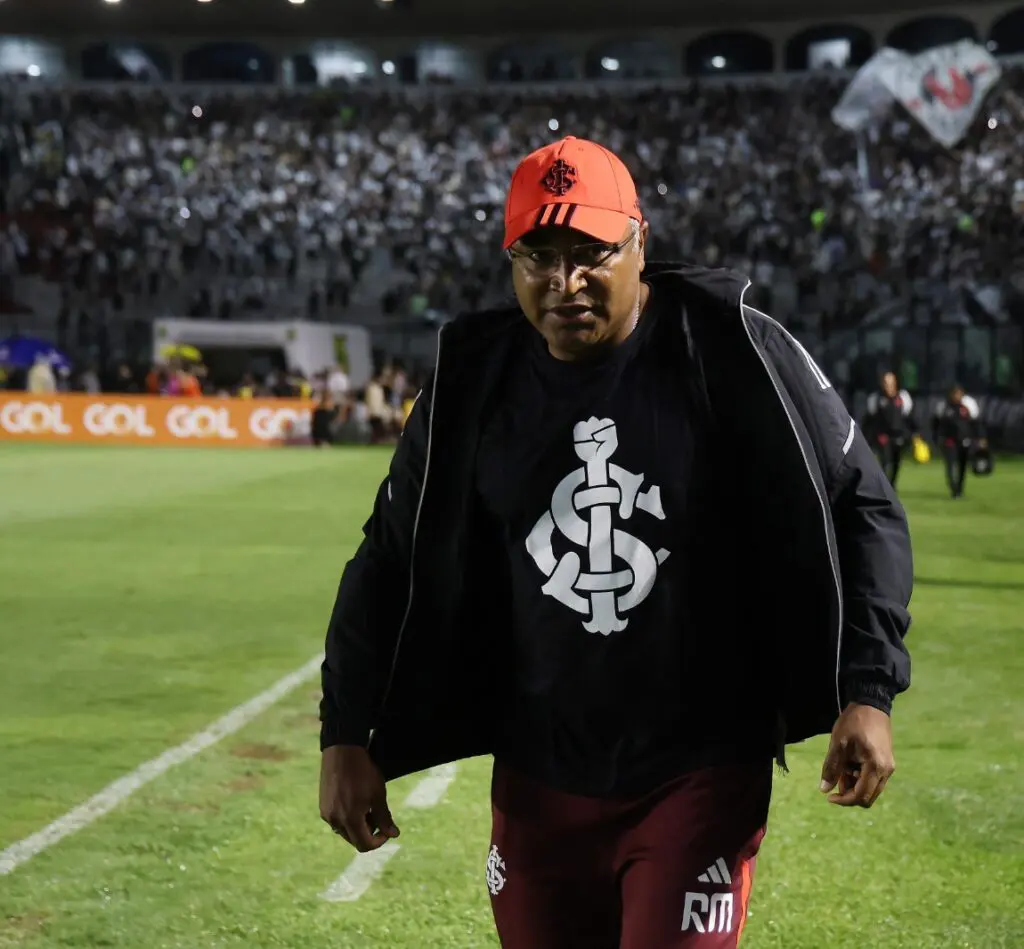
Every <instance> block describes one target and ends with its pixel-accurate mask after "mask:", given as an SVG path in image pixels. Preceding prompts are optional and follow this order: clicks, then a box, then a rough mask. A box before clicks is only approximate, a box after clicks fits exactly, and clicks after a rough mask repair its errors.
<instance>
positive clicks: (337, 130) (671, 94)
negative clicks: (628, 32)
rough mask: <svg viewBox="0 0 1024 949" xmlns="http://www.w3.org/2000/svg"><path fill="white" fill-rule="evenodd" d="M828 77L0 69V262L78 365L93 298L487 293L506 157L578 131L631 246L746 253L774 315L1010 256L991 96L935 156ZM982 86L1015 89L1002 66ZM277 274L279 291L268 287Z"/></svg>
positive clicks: (306, 299) (377, 299)
mask: <svg viewBox="0 0 1024 949" xmlns="http://www.w3.org/2000/svg"><path fill="white" fill-rule="evenodd" d="M845 82H846V80H845V79H844V78H841V77H838V76H828V75H819V76H816V77H810V78H803V79H794V80H792V81H776V80H765V81H763V82H744V83H734V84H726V83H722V82H707V83H693V84H692V85H689V86H687V87H685V88H678V89H674V90H671V89H666V88H654V87H646V88H643V89H641V88H638V87H622V88H620V89H617V90H615V92H614V95H610V94H609V88H608V87H607V86H591V87H589V88H587V89H583V88H573V87H567V86H562V87H557V88H555V87H553V88H551V89H548V90H544V89H543V87H540V88H538V89H534V90H517V91H515V92H509V91H508V90H507V89H491V90H484V91H462V90H458V89H448V90H436V89H435V90H413V91H407V92H392V91H386V90H373V89H369V88H361V87H352V88H349V89H345V90H339V89H330V90H313V91H305V92H296V91H288V90H269V89H265V88H259V87H253V88H251V89H238V90H230V91H223V92H221V91H216V92H214V91H210V90H209V89H206V88H197V89H189V88H186V87H174V88H172V87H165V88H160V87H147V86H123V87H111V88H106V89H101V88H86V87H81V88H73V87H69V88H64V89H59V88H53V87H47V86H24V85H20V86H13V87H0V88H3V91H4V95H3V99H2V107H0V108H2V114H3V115H5V116H6V119H7V122H8V126H9V127H11V128H13V129H14V130H15V137H16V138H17V139H18V141H19V142H20V143H21V144H22V146H23V147H22V149H21V155H22V161H21V172H22V180H23V181H24V182H25V186H24V194H23V195H22V200H21V202H20V208H21V210H20V211H19V213H18V214H16V215H8V216H7V218H6V221H5V226H4V228H3V236H2V246H0V254H2V255H3V259H4V262H5V267H4V270H5V272H7V273H26V274H27V273H41V274H44V275H46V276H47V277H48V278H49V279H50V280H52V281H55V282H56V283H57V284H58V285H59V287H60V288H61V309H60V314H59V317H58V321H57V326H58V333H59V334H61V333H63V334H66V333H67V331H68V327H74V329H75V332H74V334H73V339H74V342H75V343H76V344H78V345H79V347H82V346H83V345H84V346H85V347H86V348H90V344H91V351H92V352H93V353H94V354H95V353H97V352H99V354H100V360H101V361H102V353H103V350H104V349H105V348H106V347H105V346H104V345H103V342H104V336H105V332H106V329H105V325H104V324H105V317H104V314H109V313H112V312H113V313H117V312H121V313H143V314H146V319H149V318H151V317H152V316H154V315H171V314H173V315H190V316H195V317H211V318H219V319H234V318H239V317H243V316H247V317H249V318H253V317H254V316H255V317H260V318H268V317H270V316H271V314H274V315H277V316H281V317H287V318H296V317H309V318H314V319H316V318H332V319H337V318H344V316H345V314H346V307H347V306H348V305H349V303H350V300H352V298H353V295H354V294H361V299H363V300H365V301H369V303H370V304H371V306H372V307H373V308H374V309H375V310H376V311H377V312H378V313H383V314H386V315H392V316H395V317H396V318H402V319H406V318H408V319H412V320H418V319H421V318H423V317H428V318H431V317H435V316H438V315H440V316H442V317H443V316H446V315H449V314H452V313H454V312H458V311H460V310H462V309H466V308H473V307H476V306H479V305H481V304H483V303H486V302H490V301H492V300H494V299H495V298H496V297H498V296H499V295H504V294H507V292H508V276H507V266H506V261H505V260H504V258H503V256H502V255H501V254H500V252H499V250H498V248H499V246H500V236H501V228H502V214H503V202H504V197H505V190H506V187H507V183H508V180H509V176H510V174H511V171H512V169H513V167H514V165H515V163H516V161H517V160H518V158H520V157H521V156H522V155H523V154H524V153H526V152H527V151H529V150H531V149H533V148H535V147H537V146H539V145H541V144H542V143H544V142H545V141H550V140H551V139H552V138H555V137H558V136H561V135H564V134H576V135H579V136H582V137H589V138H594V139H596V140H598V141H600V142H602V143H604V144H606V145H607V146H608V147H610V148H611V149H612V150H614V151H616V152H617V153H618V154H620V155H622V156H623V157H624V158H625V160H626V161H627V163H628V164H629V165H630V166H631V168H632V169H633V170H634V173H635V175H636V178H637V181H638V183H639V185H640V188H641V203H642V206H643V209H644V213H645V215H646V216H647V218H648V219H649V220H650V222H651V227H652V234H653V245H652V246H653V256H654V257H656V258H658V257H660V258H673V257H675V258H689V259H695V260H697V261H700V262H704V263H708V264H712V265H714V264H727V265H730V266H734V267H736V268H738V269H740V270H742V271H745V272H747V273H749V274H750V275H751V276H752V277H753V279H754V281H755V287H756V288H757V293H758V296H757V301H758V303H759V304H760V305H761V306H763V307H764V308H765V309H768V310H770V311H771V312H772V313H773V315H775V316H776V317H777V318H779V319H781V320H783V321H786V322H788V323H789V324H790V325H791V326H793V327H794V328H796V329H797V330H801V329H815V330H823V331H825V332H827V331H828V330H829V329H830V328H836V327H838V328H842V327H845V326H850V325H855V324H856V323H857V321H859V320H860V319H861V318H862V317H863V316H864V314H865V313H868V312H869V311H871V310H872V309H875V308H877V307H879V306H881V305H884V304H886V303H891V302H892V301H899V303H900V305H901V306H902V307H903V311H902V312H903V315H904V316H905V317H906V318H907V319H908V320H912V321H913V320H918V321H921V322H925V321H927V320H930V319H933V318H934V317H935V314H936V313H942V312H943V311H944V310H946V309H951V308H952V307H953V306H954V305H955V301H957V300H958V299H959V295H960V293H961V290H962V289H963V288H964V287H970V288H971V289H972V290H974V291H979V290H984V289H986V288H996V287H999V286H1006V285H1007V282H1008V281H1011V280H1012V279H1013V278H1015V277H1016V278H1019V277H1020V275H1021V274H1024V268H1022V266H1021V264H1022V260H1024V241H1022V240H1021V239H1020V238H1021V224H1022V222H1024V150H1022V149H1021V148H1020V142H1021V140H1022V137H1024V136H1022V130H1024V115H1021V114H1018V113H1017V112H1016V111H1015V110H1014V108H1013V106H1012V101H1013V100H1012V98H1011V97H1006V96H1004V95H1001V94H1000V93H999V92H998V91H997V92H996V93H994V94H993V95H992V96H991V97H990V99H989V102H988V103H987V105H986V108H985V109H983V110H982V113H981V115H980V116H979V119H978V121H977V122H976V123H975V126H974V128H973V129H972V130H971V133H970V135H969V136H968V138H967V139H966V140H965V141H964V143H963V144H962V145H961V146H960V147H958V148H957V149H955V150H953V151H947V150H945V149H943V148H941V147H940V146H939V145H937V144H935V143H934V142H933V141H932V140H931V139H930V138H929V137H928V136H927V134H926V132H925V131H924V130H923V129H922V128H921V127H920V126H919V125H918V124H917V123H916V122H915V121H914V120H913V119H912V118H910V117H909V116H908V115H907V114H905V113H902V112H898V111H897V112H894V113H893V114H892V115H891V117H890V119H889V121H888V122H887V123H886V125H885V127H884V128H881V129H880V130H879V134H878V136H877V142H876V143H875V144H873V145H871V146H870V147H869V148H868V149H867V150H866V154H863V155H861V156H860V158H861V160H860V161H858V157H859V156H858V152H857V147H856V142H855V140H854V137H853V136H852V135H850V134H849V133H848V132H846V131H844V130H843V129H841V128H839V127H838V126H836V125H835V124H834V122H833V121H832V119H831V115H830V113H831V109H832V107H833V105H834V104H835V102H836V101H837V99H838V96H839V95H840V93H841V91H842V88H843V86H844V84H845ZM1004 83H1005V85H1006V86H1007V87H1009V88H1011V89H1015V90H1022V91H1024V89H1022V87H1024V72H1022V71H1021V70H1018V69H1009V70H1007V71H1006V77H1005V79H1004ZM865 158H866V159H867V160H866V161H864V159H865ZM865 173H866V174H867V177H868V179H869V180H868V181H867V185H869V187H865V180H864V175H865ZM368 268H369V269H368ZM361 279H362V287H360V281H361ZM282 293H284V294H290V297H291V299H292V300H297V301H299V304H298V305H299V306H300V307H301V310H300V311H299V312H295V311H294V310H291V311H287V310H285V309H284V308H282V307H280V306H278V305H277V302H276V301H279V300H281V299H282ZM0 296H2V293H0ZM947 304H948V306H947ZM58 342H59V343H60V342H65V344H66V345H70V343H69V342H67V341H66V338H65V339H63V340H58ZM97 344H98V345H97ZM138 348H140V349H141V348H143V347H142V346H140V347H138ZM94 358H95V357H94ZM234 384H240V381H238V380H236V381H235V383H234Z"/></svg>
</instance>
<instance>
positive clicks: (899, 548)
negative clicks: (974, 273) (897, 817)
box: [765, 322, 914, 712]
mask: <svg viewBox="0 0 1024 949" xmlns="http://www.w3.org/2000/svg"><path fill="white" fill-rule="evenodd" d="M765 345H766V350H767V352H768V355H769V356H770V357H771V359H772V361H773V363H774V364H775V367H776V370H777V371H778V373H779V376H780V378H781V380H782V382H783V384H784V385H785V387H786V389H787V391H788V393H789V395H790V397H791V399H792V400H793V403H794V405H795V407H796V410H797V412H798V413H799V415H800V418H801V420H802V421H803V423H804V427H805V428H806V429H807V431H808V433H809V435H810V438H811V441H812V443H813V447H814V452H815V455H816V456H817V461H818V464H819V467H820V468H821V471H822V474H823V475H824V478H825V487H826V490H827V492H828V500H829V504H830V506H831V509H832V521H833V524H834V526H835V536H836V544H837V547H838V553H839V566H840V573H841V577H842V588H843V611H844V623H843V631H842V649H841V651H840V656H839V680H840V688H841V691H842V693H843V695H842V698H843V701H844V703H849V702H859V703H862V704H866V705H872V706H874V707H876V708H879V709H881V710H883V711H885V712H890V711H891V709H892V702H893V698H894V697H895V696H896V695H897V694H898V693H900V692H903V691H905V690H906V689H907V688H909V686H910V656H909V654H908V652H907V649H906V646H905V645H904V641H903V640H904V637H905V636H906V633H907V630H908V628H909V626H910V613H909V612H908V609H907V607H908V605H909V603H910V596H911V591H912V588H913V577H914V567H913V558H912V555H911V548H910V533H909V530H908V526H907V518H906V514H905V513H904V511H903V507H902V505H901V504H900V502H899V500H898V499H897V497H896V493H895V491H894V490H893V488H892V486H891V485H890V484H889V481H888V479H887V478H886V477H885V474H884V473H883V472H882V470H881V468H880V467H879V465H878V462H877V461H876V460H875V457H874V455H873V453H872V451H871V449H870V447H869V445H868V443H867V441H866V440H865V438H864V436H863V435H862V434H861V432H860V430H859V429H858V427H857V425H856V424H855V422H854V420H853V418H851V416H850V414H849V412H848V411H847V409H846V407H845V405H844V404H843V401H842V399H840V397H839V395H838V394H837V393H836V391H835V389H834V388H833V387H832V384H831V383H830V382H829V380H828V378H827V377H826V376H825V374H824V373H823V372H822V371H821V369H819V368H818V366H817V364H816V363H815V362H814V360H813V359H812V358H811V356H810V354H809V353H808V352H807V351H806V350H805V349H804V348H803V346H801V345H800V343H798V342H797V341H796V339H794V338H793V337H792V336H791V335H790V334H789V333H788V332H786V330H784V329H783V328H782V327H781V326H779V325H778V324H775V323H774V322H772V325H771V328H770V329H769V330H768V333H767V336H766V343H765Z"/></svg>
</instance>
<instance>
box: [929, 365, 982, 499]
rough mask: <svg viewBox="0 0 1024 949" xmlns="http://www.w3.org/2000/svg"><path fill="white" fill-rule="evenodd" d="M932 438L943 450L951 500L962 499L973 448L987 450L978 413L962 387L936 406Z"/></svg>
mask: <svg viewBox="0 0 1024 949" xmlns="http://www.w3.org/2000/svg"><path fill="white" fill-rule="evenodd" d="M932 438H933V440H934V442H935V444H936V445H938V446H940V447H941V448H942V457H943V460H944V461H945V464H946V483H947V484H948V485H949V493H950V496H951V497H953V498H954V499H955V498H960V497H963V494H964V479H965V478H966V477H967V462H968V459H969V458H970V455H971V450H972V449H974V448H978V449H984V448H987V447H988V439H986V438H985V430H984V426H983V424H982V421H981V409H979V408H978V403H977V401H975V399H973V398H972V397H971V396H969V395H967V394H966V393H965V392H964V387H963V386H962V385H955V386H953V388H952V389H950V390H949V395H948V396H947V398H946V401H945V402H942V403H940V404H939V406H938V408H937V409H936V410H935V418H934V419H932Z"/></svg>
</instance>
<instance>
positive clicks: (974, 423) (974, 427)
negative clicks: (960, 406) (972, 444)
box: [963, 395, 985, 439]
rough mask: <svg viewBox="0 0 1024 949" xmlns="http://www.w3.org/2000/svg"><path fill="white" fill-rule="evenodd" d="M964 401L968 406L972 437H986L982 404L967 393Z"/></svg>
mask: <svg viewBox="0 0 1024 949" xmlns="http://www.w3.org/2000/svg"><path fill="white" fill-rule="evenodd" d="M963 403H964V405H965V406H967V413H968V417H969V420H970V423H971V424H970V430H971V438H973V439H978V438H984V437H985V421H984V419H983V418H982V415H981V406H980V405H978V402H977V400H976V399H975V398H973V397H972V396H969V395H965V396H964V399H963Z"/></svg>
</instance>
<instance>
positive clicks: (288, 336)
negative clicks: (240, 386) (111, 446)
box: [153, 319, 373, 389]
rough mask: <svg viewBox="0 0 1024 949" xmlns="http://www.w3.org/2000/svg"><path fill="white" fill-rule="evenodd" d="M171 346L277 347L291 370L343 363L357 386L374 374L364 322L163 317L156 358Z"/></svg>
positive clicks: (156, 329)
mask: <svg viewBox="0 0 1024 949" xmlns="http://www.w3.org/2000/svg"><path fill="white" fill-rule="evenodd" d="M168 346H195V347H196V348H197V349H199V350H200V351H203V350H210V349H221V350H223V349H238V350H279V351H281V352H282V353H283V354H284V358H285V361H286V363H287V365H288V368H290V369H301V370H302V371H303V372H304V373H305V374H306V376H307V377H311V376H313V375H314V374H315V373H318V372H321V371H322V370H324V369H327V368H328V367H331V366H334V365H335V364H339V365H341V366H342V368H343V369H345V371H346V372H347V373H348V376H349V380H350V381H351V384H352V386H353V388H356V389H361V388H362V387H363V386H365V385H366V383H367V382H369V380H370V376H371V375H372V374H373V357H372V355H371V352H370V333H369V331H368V330H366V329H365V328H364V327H362V326H349V325H346V324H339V323H308V322H302V321H295V322H251V323H250V322H235V321H222V320H186V319H160V320H156V321H154V325H153V360H154V361H158V360H159V359H160V353H161V352H162V351H163V350H165V349H166V348H167V347H168Z"/></svg>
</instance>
